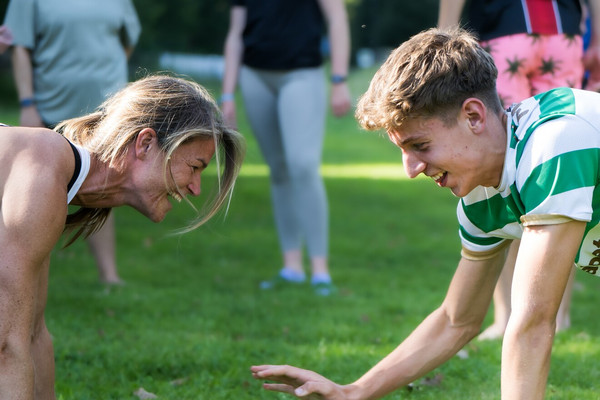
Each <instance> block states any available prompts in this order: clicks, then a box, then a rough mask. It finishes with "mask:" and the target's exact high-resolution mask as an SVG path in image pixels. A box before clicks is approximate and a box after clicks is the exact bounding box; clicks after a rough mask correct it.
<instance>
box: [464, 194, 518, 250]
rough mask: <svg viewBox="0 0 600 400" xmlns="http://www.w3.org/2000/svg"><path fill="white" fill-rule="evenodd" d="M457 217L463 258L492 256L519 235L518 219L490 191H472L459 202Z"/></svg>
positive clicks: (501, 199) (501, 200) (499, 198)
mask: <svg viewBox="0 0 600 400" xmlns="http://www.w3.org/2000/svg"><path fill="white" fill-rule="evenodd" d="M456 214H457V218H458V223H459V236H460V240H461V244H462V255H463V257H465V258H468V259H471V260H483V259H487V258H491V257H493V256H494V255H495V254H497V253H498V252H499V251H502V250H503V249H504V248H505V247H506V246H507V245H508V243H510V239H518V238H520V237H521V234H522V227H521V226H520V224H519V223H518V219H517V218H516V216H515V215H514V214H513V213H512V212H511V210H510V209H509V208H508V206H507V204H506V202H505V201H504V199H503V198H502V196H501V194H500V193H499V192H498V191H496V190H495V189H493V188H485V187H482V186H480V187H477V188H475V189H474V190H473V191H472V192H471V193H469V194H468V195H467V196H465V197H463V198H461V199H460V201H459V203H458V207H457V212H456Z"/></svg>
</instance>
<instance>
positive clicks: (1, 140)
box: [0, 127, 72, 183]
mask: <svg viewBox="0 0 600 400" xmlns="http://www.w3.org/2000/svg"><path fill="white" fill-rule="evenodd" d="M1 129H2V131H0V167H1V168H0V171H3V173H4V174H0V175H4V177H6V175H5V174H6V173H13V172H14V171H15V168H14V167H16V166H19V167H20V168H24V170H25V171H28V170H30V168H35V167H39V166H40V165H41V166H43V167H44V168H43V169H44V171H45V172H53V173H55V174H58V175H60V173H61V172H62V171H61V169H65V172H66V170H67V169H69V168H70V167H71V166H72V165H69V164H70V161H72V151H71V150H70V146H69V144H68V142H67V141H66V139H65V138H63V137H62V136H61V135H59V134H57V133H56V132H54V131H52V130H50V129H45V128H22V127H6V128H1ZM29 165H31V167H29ZM44 171H37V173H41V172H44ZM1 182H3V180H1V179H0V183H1Z"/></svg>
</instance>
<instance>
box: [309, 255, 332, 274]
mask: <svg viewBox="0 0 600 400" xmlns="http://www.w3.org/2000/svg"><path fill="white" fill-rule="evenodd" d="M310 262H311V267H312V274H313V275H329V268H328V266H327V257H312V258H311V259H310Z"/></svg>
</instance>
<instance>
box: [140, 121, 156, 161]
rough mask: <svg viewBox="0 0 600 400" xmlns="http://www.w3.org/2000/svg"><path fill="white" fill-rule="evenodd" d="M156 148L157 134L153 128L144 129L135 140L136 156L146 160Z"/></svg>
mask: <svg viewBox="0 0 600 400" xmlns="http://www.w3.org/2000/svg"><path fill="white" fill-rule="evenodd" d="M155 146H158V139H157V137H156V132H155V131H154V129H152V128H144V129H142V130H141V131H140V133H138V135H137V137H136V138H135V156H136V157H137V158H140V159H141V158H145V157H146V156H147V155H148V154H149V153H150V152H151V151H152V150H154V147H155Z"/></svg>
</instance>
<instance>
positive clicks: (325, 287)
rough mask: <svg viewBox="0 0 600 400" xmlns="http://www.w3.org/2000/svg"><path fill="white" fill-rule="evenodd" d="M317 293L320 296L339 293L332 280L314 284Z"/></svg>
mask: <svg viewBox="0 0 600 400" xmlns="http://www.w3.org/2000/svg"><path fill="white" fill-rule="evenodd" d="M312 287H313V290H314V291H315V294H316V295H318V296H324V297H326V296H331V295H332V294H335V293H337V288H336V287H335V286H334V285H333V283H331V282H318V283H313V284H312Z"/></svg>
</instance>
